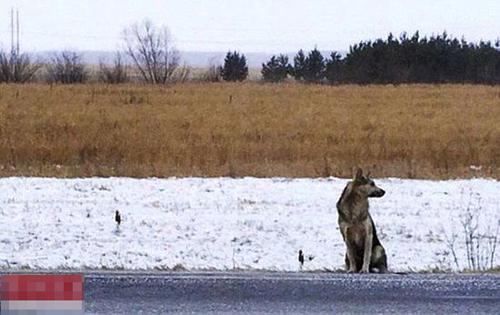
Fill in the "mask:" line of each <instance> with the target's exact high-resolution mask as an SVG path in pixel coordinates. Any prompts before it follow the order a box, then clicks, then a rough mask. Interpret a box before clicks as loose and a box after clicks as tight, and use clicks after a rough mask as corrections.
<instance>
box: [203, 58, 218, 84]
mask: <svg viewBox="0 0 500 315" xmlns="http://www.w3.org/2000/svg"><path fill="white" fill-rule="evenodd" d="M217 59H218V58H217V57H213V58H212V59H210V61H209V64H208V69H207V70H206V71H205V73H203V75H202V77H201V80H202V81H206V82H220V81H222V76H221V74H220V69H221V65H220V64H219V63H218V60H217Z"/></svg>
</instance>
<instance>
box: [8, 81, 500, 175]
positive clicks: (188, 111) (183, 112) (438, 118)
mask: <svg viewBox="0 0 500 315" xmlns="http://www.w3.org/2000/svg"><path fill="white" fill-rule="evenodd" d="M355 166H363V167H365V168H367V169H371V170H372V173H373V174H374V176H377V177H382V176H396V177H403V178H456V177H462V178H467V177H474V176H488V177H493V178H497V179H498V178H500V87H488V86H472V85H470V86H469V85H436V86H433V85H402V86H355V85H352V86H351V85H348V86H333V87H332V86H323V85H299V84H293V83H290V84H280V85H271V84H258V83H241V84H201V83H200V84H195V83H186V84H174V85H168V86H144V85H138V84H137V85H119V86H112V85H103V84H94V85H90V84H89V85H73V86H61V85H54V86H50V85H0V176H19V175H25V176H57V177H83V176H85V177H86V176H134V177H148V176H157V177H165V176H179V177H183V176H237V177H240V176H259V177H267V176H286V177H322V176H331V175H333V176H344V177H345V176H351V174H352V168H353V167H355Z"/></svg>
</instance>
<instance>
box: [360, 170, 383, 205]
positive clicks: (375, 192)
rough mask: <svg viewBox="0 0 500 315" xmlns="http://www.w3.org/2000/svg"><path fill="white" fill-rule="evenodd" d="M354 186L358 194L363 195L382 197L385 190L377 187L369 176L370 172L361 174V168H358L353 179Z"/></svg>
mask: <svg viewBox="0 0 500 315" xmlns="http://www.w3.org/2000/svg"><path fill="white" fill-rule="evenodd" d="M353 184H354V187H355V189H356V191H357V192H358V193H359V194H362V195H364V196H365V197H377V198H379V197H382V196H383V195H385V191H384V190H383V189H382V188H379V187H377V185H375V182H374V181H373V180H372V179H371V178H370V173H369V172H368V174H366V176H365V175H363V170H362V169H360V168H359V169H358V171H357V172H356V176H355V177H354V181H353Z"/></svg>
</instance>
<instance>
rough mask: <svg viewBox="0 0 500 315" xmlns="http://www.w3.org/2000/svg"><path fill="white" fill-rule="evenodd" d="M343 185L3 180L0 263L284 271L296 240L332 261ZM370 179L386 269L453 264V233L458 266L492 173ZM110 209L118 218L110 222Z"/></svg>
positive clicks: (320, 263)
mask: <svg viewBox="0 0 500 315" xmlns="http://www.w3.org/2000/svg"><path fill="white" fill-rule="evenodd" d="M346 183H347V180H345V179H337V178H328V179H283V178H270V179H257V178H243V179H230V178H210V179H203V178H185V179H175V178H172V179H130V178H109V179H108V178H106V179H103V178H89V179H51V178H3V179H0V227H1V228H0V268H4V269H5V268H12V269H16V268H117V269H122V268H123V269H155V268H156V269H169V268H173V267H174V266H176V265H182V266H183V267H184V268H187V269H218V270H230V269H235V268H238V269H247V268H252V269H266V270H286V271H294V270H298V269H299V265H298V262H297V252H298V250H299V249H303V250H304V252H305V254H306V256H308V255H314V259H313V260H312V261H307V262H306V264H305V268H304V269H305V270H324V269H329V270H331V269H337V268H342V267H343V256H344V252H345V246H344V243H343V241H342V237H341V235H340V233H339V231H338V227H337V210H336V208H335V204H336V202H337V199H338V198H339V196H340V194H341V192H342V189H343V188H344V186H345V184H346ZM376 183H377V184H378V186H380V187H381V188H383V189H385V190H386V191H387V194H386V195H385V196H384V197H383V198H380V199H372V200H371V204H370V205H371V208H370V209H371V210H370V211H371V214H372V216H373V218H374V220H375V223H376V226H377V228H378V234H379V238H380V240H381V242H382V244H383V245H384V247H385V248H386V251H387V254H388V262H389V268H390V269H391V270H395V271H406V270H414V271H416V270H424V269H430V268H435V267H438V268H444V269H448V268H451V269H457V264H456V263H455V261H454V258H453V253H452V252H451V251H450V241H452V240H453V239H454V242H453V243H454V245H453V246H454V249H455V252H456V256H457V258H458V263H459V266H458V268H466V267H467V259H466V250H465V248H466V244H465V237H464V236H463V234H464V233H463V226H462V222H464V220H465V218H466V215H465V213H466V212H467V208H469V211H470V210H471V209H472V210H474V213H475V214H474V215H475V218H474V220H477V222H476V223H477V225H478V230H479V231H482V233H483V232H484V233H483V234H486V232H488V233H490V234H492V233H493V230H494V229H495V228H496V227H497V224H498V220H499V219H500V182H498V181H495V180H485V179H474V180H454V181H424V180H401V179H380V180H376ZM116 210H119V211H120V212H121V213H122V218H123V221H122V224H121V227H120V228H119V229H117V226H116V223H115V221H114V214H115V211H116ZM474 222H475V221H474ZM488 229H489V231H488ZM453 235H455V238H453V237H452V236H453ZM482 246H483V247H484V246H486V245H485V244H483V245H482ZM499 251H500V250H499ZM498 256H500V254H498V255H497V256H496V257H495V262H494V263H495V265H499V262H500V259H499V258H498ZM485 259H487V258H485Z"/></svg>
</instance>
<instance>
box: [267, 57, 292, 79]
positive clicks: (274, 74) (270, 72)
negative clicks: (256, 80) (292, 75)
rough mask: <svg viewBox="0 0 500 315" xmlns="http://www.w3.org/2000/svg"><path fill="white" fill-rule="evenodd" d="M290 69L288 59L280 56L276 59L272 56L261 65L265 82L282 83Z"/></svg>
mask: <svg viewBox="0 0 500 315" xmlns="http://www.w3.org/2000/svg"><path fill="white" fill-rule="evenodd" d="M290 69H291V66H290V64H289V63H288V57H287V56H285V55H283V54H281V55H279V56H278V57H276V56H272V57H271V59H270V60H269V61H268V62H267V63H266V64H264V63H263V64H262V71H261V72H262V77H263V78H264V81H266V82H283V81H284V80H285V79H286V77H287V75H288V73H289V72H290Z"/></svg>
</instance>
